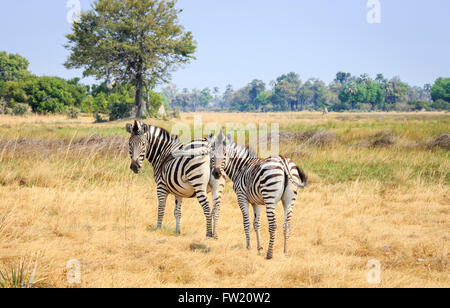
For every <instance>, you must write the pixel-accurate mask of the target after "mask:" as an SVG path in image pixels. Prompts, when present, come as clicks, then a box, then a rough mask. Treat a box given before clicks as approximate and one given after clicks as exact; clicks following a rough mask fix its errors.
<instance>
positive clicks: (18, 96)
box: [0, 52, 164, 120]
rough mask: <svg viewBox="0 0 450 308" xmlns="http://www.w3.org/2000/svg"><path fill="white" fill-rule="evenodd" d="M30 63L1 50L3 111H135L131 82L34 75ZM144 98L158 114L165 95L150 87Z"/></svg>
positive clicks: (112, 116) (115, 115)
mask: <svg viewBox="0 0 450 308" xmlns="http://www.w3.org/2000/svg"><path fill="white" fill-rule="evenodd" d="M28 66H29V62H28V60H27V59H25V58H23V57H22V56H20V55H17V54H7V53H6V52H0V114H15V115H19V114H25V113H29V112H33V113H40V114H49V113H66V114H68V115H69V116H70V117H77V116H78V114H79V113H80V112H83V113H89V114H93V115H94V116H96V118H97V120H101V114H106V115H109V120H117V119H120V118H127V117H129V116H130V114H131V112H132V109H133V107H134V100H135V95H136V94H135V93H136V89H135V87H134V86H132V85H127V84H113V83H106V82H105V83H102V84H100V85H92V86H89V85H83V84H80V79H79V78H74V79H71V80H65V79H62V78H59V77H48V76H43V77H40V76H35V75H33V74H31V73H30V72H29V70H28ZM144 99H145V101H146V103H147V110H149V115H155V114H156V113H157V111H158V109H159V108H160V107H161V105H162V104H163V99H164V98H163V96H162V95H161V94H158V93H155V92H153V91H150V90H149V91H147V95H146V96H145V97H144Z"/></svg>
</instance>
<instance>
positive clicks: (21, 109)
mask: <svg viewBox="0 0 450 308" xmlns="http://www.w3.org/2000/svg"><path fill="white" fill-rule="evenodd" d="M12 113H13V114H14V115H24V114H27V113H28V105H27V104H16V105H15V106H14V107H13V109H12Z"/></svg>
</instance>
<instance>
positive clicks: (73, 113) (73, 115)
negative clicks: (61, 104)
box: [67, 106, 80, 119]
mask: <svg viewBox="0 0 450 308" xmlns="http://www.w3.org/2000/svg"><path fill="white" fill-rule="evenodd" d="M79 115H80V110H79V109H78V108H75V107H73V106H71V107H69V109H68V110H67V116H68V117H69V119H78V116H79Z"/></svg>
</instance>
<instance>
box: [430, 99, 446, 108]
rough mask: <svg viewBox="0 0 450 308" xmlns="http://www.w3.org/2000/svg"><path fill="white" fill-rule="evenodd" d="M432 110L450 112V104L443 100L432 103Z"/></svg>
mask: <svg viewBox="0 0 450 308" xmlns="http://www.w3.org/2000/svg"><path fill="white" fill-rule="evenodd" d="M431 108H432V109H434V110H440V111H444V110H445V111H450V103H449V102H446V101H444V100H443V99H438V100H437V101H434V102H433V103H431Z"/></svg>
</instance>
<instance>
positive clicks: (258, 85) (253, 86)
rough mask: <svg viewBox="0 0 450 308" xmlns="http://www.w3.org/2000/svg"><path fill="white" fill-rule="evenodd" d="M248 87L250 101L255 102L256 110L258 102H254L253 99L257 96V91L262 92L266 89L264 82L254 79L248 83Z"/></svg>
mask: <svg viewBox="0 0 450 308" xmlns="http://www.w3.org/2000/svg"><path fill="white" fill-rule="evenodd" d="M248 88H249V93H248V94H249V96H250V100H251V102H252V103H254V104H255V107H256V110H258V109H259V106H258V105H259V104H256V102H255V99H256V97H258V95H259V93H261V92H264V91H265V90H266V84H265V83H264V82H263V81H262V80H259V79H254V80H253V81H252V82H250V83H249V84H248Z"/></svg>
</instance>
